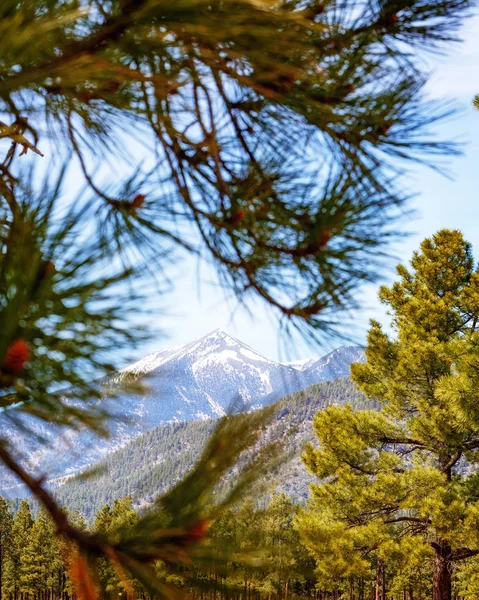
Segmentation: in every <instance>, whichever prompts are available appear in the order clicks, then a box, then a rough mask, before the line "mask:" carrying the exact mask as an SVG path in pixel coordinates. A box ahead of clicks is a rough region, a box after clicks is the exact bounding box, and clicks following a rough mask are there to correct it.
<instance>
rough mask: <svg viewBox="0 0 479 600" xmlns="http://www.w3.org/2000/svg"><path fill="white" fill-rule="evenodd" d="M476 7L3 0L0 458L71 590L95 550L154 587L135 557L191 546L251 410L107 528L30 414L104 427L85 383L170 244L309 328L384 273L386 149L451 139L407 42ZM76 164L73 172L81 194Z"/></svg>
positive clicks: (450, 31) (90, 584) (425, 42)
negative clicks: (27, 450) (166, 487)
mask: <svg viewBox="0 0 479 600" xmlns="http://www.w3.org/2000/svg"><path fill="white" fill-rule="evenodd" d="M470 4H471V2H470V1H469V0H434V1H432V0H377V1H376V0H375V1H373V2H364V3H363V2H358V1H357V0H354V1H353V0H343V1H341V2H335V1H333V0H284V1H280V2H276V1H274V2H273V1H272V0H255V1H251V0H178V1H177V2H167V1H164V0H110V1H108V2H101V1H98V0H4V1H2V2H1V3H0V56H1V57H2V58H1V61H0V113H1V119H2V120H1V122H0V151H2V152H3V155H2V158H1V159H0V391H1V395H0V419H1V421H2V424H1V431H2V433H1V435H2V437H1V439H0V461H1V462H2V463H3V465H4V466H5V467H6V468H8V469H10V470H11V471H12V472H13V473H14V474H15V475H16V476H17V477H18V478H19V479H20V480H21V481H22V482H23V483H24V484H25V485H26V486H27V487H28V488H29V489H30V491H31V492H32V493H33V494H35V495H36V496H37V498H38V499H39V500H40V502H41V503H42V505H43V507H44V508H45V509H46V510H47V512H48V514H49V516H50V518H52V519H53V521H54V522H55V528H56V531H57V532H58V533H60V534H62V535H63V536H64V537H65V538H67V539H69V540H70V542H71V543H72V544H73V546H72V548H71V552H72V556H75V557H76V558H75V560H73V562H72V564H71V572H72V573H73V574H75V576H74V579H75V580H76V582H77V583H78V585H79V586H81V589H82V594H83V595H84V596H85V597H89V598H90V597H93V596H94V590H95V582H94V578H90V575H89V574H91V572H92V568H91V567H92V565H94V564H95V562H96V560H97V559H98V557H99V556H103V557H105V556H107V557H108V559H109V560H110V561H111V563H112V564H113V565H114V566H115V568H116V570H117V574H118V573H123V575H121V576H122V577H125V579H126V580H128V578H129V577H130V576H131V575H134V576H135V578H136V579H140V580H142V581H143V582H144V584H145V585H146V584H147V583H148V582H150V583H149V585H151V586H153V587H152V589H154V592H155V593H156V594H160V595H161V594H163V595H165V594H167V593H168V594H169V593H170V591H169V590H167V589H166V588H165V587H164V586H163V584H161V583H160V582H158V580H157V579H156V583H151V582H152V581H153V579H154V573H153V570H152V567H151V563H152V562H153V561H154V560H158V559H160V558H162V557H163V558H164V556H165V553H166V554H168V557H169V560H171V561H173V560H182V559H185V557H186V555H187V552H186V551H185V550H184V543H185V539H188V540H191V539H192V535H191V532H192V529H191V528H193V531H198V527H199V523H201V522H202V520H203V519H204V518H205V517H204V516H202V510H204V511H205V512H206V513H208V510H209V509H211V507H212V505H214V504H215V503H214V502H213V501H212V489H213V488H214V486H215V484H216V483H217V482H218V480H219V479H220V478H221V476H222V475H223V474H224V473H225V472H226V471H227V470H228V469H229V468H231V466H232V465H233V464H234V461H235V456H236V455H237V454H239V453H241V452H242V451H243V450H245V448H246V447H247V446H248V445H250V444H253V443H254V442H255V441H256V440H257V436H258V435H259V433H258V429H256V430H255V428H259V429H261V426H262V423H263V421H262V419H263V417H264V416H262V417H261V419H258V418H254V417H248V418H246V417H245V418H244V419H237V420H235V421H234V423H232V424H229V423H227V422H222V424H221V426H220V428H219V430H218V431H217V433H216V435H215V436H214V437H213V439H212V441H211V443H210V445H209V446H208V447H207V449H206V450H205V454H204V455H203V457H202V459H201V461H200V463H199V466H198V468H197V469H196V470H195V471H193V473H192V474H190V476H189V477H188V478H187V479H186V480H185V482H183V484H179V485H178V487H177V488H175V490H174V491H173V492H170V494H169V495H167V496H165V497H164V498H162V499H161V500H159V501H158V503H157V504H156V505H155V510H156V512H155V511H153V512H152V513H151V514H149V515H147V516H144V517H142V518H141V519H139V520H138V522H136V523H134V524H131V526H130V527H123V528H120V529H119V530H118V531H117V530H116V529H115V531H114V532H113V531H112V530H111V529H109V530H108V531H107V532H103V531H102V532H87V533H86V532H84V531H82V530H81V528H78V527H77V526H76V525H75V524H73V523H72V522H71V521H70V520H69V519H68V518H67V516H66V514H65V513H64V512H63V511H62V510H61V508H60V507H59V506H58V504H57V503H56V502H55V500H54V498H53V497H52V495H51V494H50V493H49V492H48V491H47V490H46V489H45V486H44V478H43V477H34V476H32V474H31V473H30V472H29V471H28V469H27V468H26V466H25V464H24V463H23V462H22V460H21V454H20V453H19V450H20V448H18V441H19V440H20V446H21V445H22V443H21V440H22V436H27V435H29V434H32V429H33V430H35V431H38V430H39V429H40V430H41V426H40V427H39V426H38V424H39V422H40V423H41V422H47V423H53V424H55V425H57V426H58V427H59V428H60V429H62V428H63V429H65V428H71V427H77V428H79V427H85V426H86V427H90V428H92V429H94V430H95V431H97V432H98V433H106V428H105V417H106V416H107V414H106V411H105V409H104V406H103V405H102V403H101V402H94V401H93V400H96V399H98V398H99V397H100V396H101V395H102V393H104V392H103V391H102V390H101V389H99V386H98V384H92V383H91V382H92V381H97V378H98V377H99V376H100V375H104V374H105V373H108V372H110V371H111V370H112V368H113V365H112V354H111V350H112V349H113V350H114V351H116V350H117V349H118V348H119V347H121V346H123V347H124V346H125V345H126V344H130V343H133V342H134V341H138V340H139V339H141V335H142V333H141V331H139V329H138V327H137V325H135V324H134V322H136V323H137V320H136V321H135V320H134V319H133V320H132V319H131V317H132V316H135V314H136V313H137V312H138V307H139V306H140V305H143V304H144V302H143V299H142V295H141V292H140V291H139V290H140V289H141V288H142V287H143V286H142V283H143V279H142V278H143V277H144V276H146V272H147V271H148V272H151V271H153V272H154V273H155V274H156V275H157V276H158V277H159V278H160V279H161V277H162V275H163V269H164V267H165V265H166V263H167V261H168V259H169V258H170V257H172V256H174V253H173V252H172V250H174V249H180V248H181V249H184V250H188V251H191V252H195V253H200V254H204V255H205V256H206V257H208V258H210V259H211V260H212V261H213V263H214V264H215V266H216V267H217V269H218V271H219V274H220V276H221V281H222V283H223V284H224V285H225V286H226V287H229V288H231V289H232V290H233V292H234V293H235V294H236V296H237V297H238V298H239V299H243V297H244V295H245V294H254V295H256V296H258V297H260V298H262V299H263V300H264V301H266V302H267V303H268V304H269V305H270V306H272V307H274V308H275V309H276V310H277V311H279V313H280V314H281V315H282V316H283V317H284V318H285V319H287V320H288V322H290V323H292V324H293V325H297V326H299V327H303V328H304V330H305V331H307V332H309V333H313V334H314V333H315V332H319V331H321V332H322V331H327V330H328V328H331V327H333V326H334V325H335V319H336V317H335V314H336V311H338V310H341V309H347V308H350V307H351V306H353V305H354V298H355V295H354V292H355V290H356V288H357V287H358V284H359V283H360V282H361V281H364V280H372V279H374V278H375V277H376V275H377V267H378V262H377V257H378V256H380V252H378V249H380V248H381V246H382V244H383V243H384V242H385V241H386V240H387V239H388V236H389V235H390V232H391V231H392V228H391V227H390V226H391V225H392V223H393V218H394V216H395V215H396V214H397V213H398V211H399V210H400V209H401V207H402V204H403V201H404V199H405V198H404V195H403V193H402V192H401V191H400V187H399V185H395V184H394V183H392V182H393V181H395V182H398V181H399V180H398V177H397V175H398V174H399V173H400V172H402V169H403V167H401V166H398V165H401V164H402V163H401V160H402V159H411V158H414V157H416V158H419V157H422V158H425V157H426V156H427V153H428V152H429V153H433V154H434V153H444V152H445V153H447V152H449V151H452V148H451V147H450V146H448V145H447V144H444V143H441V142H440V141H439V142H438V141H435V140H434V139H432V138H430V137H429V136H428V134H427V126H428V125H430V124H431V123H432V122H434V121H435V119H436V118H438V116H439V115H440V113H441V111H438V110H436V108H437V107H429V108H428V110H424V109H425V108H426V107H425V106H424V103H423V101H422V96H421V89H422V86H423V84H424V82H425V79H426V76H425V74H424V73H422V72H421V70H420V69H419V68H418V65H417V64H415V61H414V60H412V58H411V56H412V54H411V51H412V49H413V48H414V46H415V45H418V44H420V46H421V48H422V49H427V48H428V47H429V48H434V47H437V46H438V45H441V44H442V43H443V42H445V41H448V40H450V39H452V37H453V36H454V32H455V30H456V29H457V27H458V25H459V24H460V19H461V16H463V15H464V14H465V12H466V10H467V9H468V7H469V6H470ZM115 168H116V171H115ZM72 170H75V173H76V174H78V173H80V178H82V181H83V183H84V184H85V186H84V187H82V186H81V185H80V186H79V187H78V189H77V190H75V193H74V194H71V193H67V190H66V189H65V184H66V182H71V181H72V178H71V177H70V178H68V173H71V172H72ZM398 171H399V173H398ZM118 173H120V176H119V175H118ZM66 389H68V391H65V390H66ZM32 424H33V425H32ZM13 429H14V431H15V436H13V437H11V436H9V433H11V431H13ZM230 438H234V439H235V442H231V439H230ZM14 441H16V442H17V445H16V446H15V444H14V443H13V442H14ZM265 454H268V453H267V452H266V453H265ZM269 458H270V456H260V457H258V460H257V461H256V463H257V464H256V466H257V467H258V468H260V467H262V466H264V464H268V460H267V459H269ZM262 460H263V461H264V464H263V465H262V464H261V461H262ZM252 479H253V474H252V473H250V474H249V475H244V476H242V477H241V478H239V482H238V486H237V487H235V489H234V493H232V494H231V496H229V497H228V498H227V499H224V502H223V504H225V503H226V505H227V504H228V502H230V501H231V502H232V501H233V499H234V498H236V497H237V493H238V494H239V492H240V491H241V490H244V489H245V487H246V486H247V485H249V484H250V483H251V481H252ZM160 509H161V510H160ZM207 509H208V510H207ZM25 511H26V509H24V512H25ZM160 512H161V514H162V516H161V519H160V517H159V516H158V515H159V513H160ZM165 514H166V515H167V516H166V517H165ZM165 519H166V521H165ZM27 522H28V519H27V518H26V515H25V520H24V524H23V526H25V527H26V526H27ZM160 522H161V523H163V525H164V524H165V523H166V525H165V529H162V528H160V527H159V523H160ZM163 525H162V527H163ZM35 527H37V525H35ZM42 528H43V529H42ZM170 528H173V529H174V530H175V534H174V535H173V534H172V537H171V536H170V533H165V531H166V532H168V531H169V530H170ZM194 528H196V529H194ZM46 530H47V524H46V522H45V523H43V525H38V527H37V529H36V530H35V535H37V536H38V539H37V541H36V542H35V543H37V544H40V543H41V539H42V536H44V535H46ZM17 537H18V536H17ZM193 537H194V536H193ZM192 545H193V544H192ZM173 547H174V548H175V549H176V551H175V552H172V548H173ZM32 548H33V546H32ZM32 551H33V550H32ZM173 556H174V558H172V557H173ZM12 565H13V566H12V569H13V568H15V569H17V568H18V569H20V570H21V566H19V565H17V564H16V563H15V561H13V562H12ZM35 569H36V570H35ZM35 569H33V570H35V572H36V573H37V575H35V576H38V577H41V576H43V575H41V574H40V570H41V569H40V566H38V569H37V568H36V567H35ZM12 572H13V571H12ZM32 572H33V571H32ZM15 573H16V574H15V577H17V575H18V573H17V572H16V571H15ZM26 585H27V584H26ZM28 585H30V584H28ZM31 585H33V583H32V584H31Z"/></svg>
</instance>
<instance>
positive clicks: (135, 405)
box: [0, 330, 364, 493]
mask: <svg viewBox="0 0 479 600" xmlns="http://www.w3.org/2000/svg"><path fill="white" fill-rule="evenodd" d="M363 357H364V352H363V349H362V348H360V347H354V346H344V347H341V348H339V349H336V350H334V351H333V352H331V353H329V354H327V355H326V356H325V357H321V358H318V359H317V360H316V361H314V362H313V363H312V364H311V365H309V366H308V367H307V368H305V369H302V370H301V368H300V367H299V366H296V367H293V366H291V365H288V364H282V363H279V362H276V361H271V360H269V359H267V358H265V357H264V356H262V355H261V354H259V353H258V352H256V351H255V350H254V349H252V348H250V347H249V346H247V345H246V344H244V343H243V342H241V341H240V340H238V339H237V338H235V337H233V336H231V335H230V334H228V333H227V332H225V331H223V330H215V331H213V332H211V333H209V334H207V335H206V336H203V337H201V338H199V339H197V340H193V341H192V342H190V343H188V344H185V345H183V346H177V347H175V348H167V349H165V350H161V351H159V352H154V353H151V354H149V355H148V356H146V357H144V358H143V359H140V360H139V361H136V362H135V363H133V364H132V365H129V366H128V367H126V368H124V369H122V370H121V371H119V373H118V374H117V375H115V376H114V377H113V378H111V379H110V380H109V383H108V385H113V386H115V385H117V384H120V383H121V382H122V381H123V380H127V379H132V378H133V379H138V380H141V381H143V382H144V383H145V386H146V388H147V389H146V392H145V393H144V394H128V393H121V394H119V395H118V397H117V398H115V399H111V398H105V399H104V400H102V402H103V403H104V406H105V407H106V408H108V409H109V410H110V412H111V413H112V415H113V418H112V420H111V422H110V438H109V439H106V440H105V439H99V438H98V437H96V436H95V435H94V434H92V433H91V432H89V431H87V430H84V431H81V432H79V433H77V432H71V431H69V432H64V431H61V430H59V429H57V428H53V427H48V426H45V425H41V424H39V425H38V427H41V433H42V435H43V437H44V438H45V440H46V445H44V446H39V445H38V444H36V445H35V443H31V444H30V445H28V444H23V448H22V450H23V452H24V454H25V458H26V461H25V462H26V463H27V464H28V466H29V468H33V471H34V472H35V474H38V475H43V474H45V473H47V474H48V477H49V478H51V479H57V478H61V477H65V476H71V475H74V474H76V473H78V472H80V471H83V470H85V469H86V468H88V467H89V466H91V465H92V464H94V463H96V462H97V461H98V460H100V459H101V458H102V457H103V456H105V455H106V454H108V453H110V452H113V451H115V450H116V449H118V448H121V447H123V446H125V445H126V444H128V443H129V442H130V441H131V440H133V439H135V438H136V437H138V436H139V435H141V434H142V433H145V432H146V431H149V430H151V429H153V428H154V427H157V426H159V425H161V424H164V423H168V422H182V421H196V420H205V419H210V418H215V417H218V416H222V415H224V414H226V413H228V412H231V411H233V412H237V411H240V410H254V409H258V408H261V407H263V406H267V405H268V404H271V403H273V402H276V401H277V400H279V399H280V398H281V397H283V396H285V395H287V394H291V393H294V392H295V391H298V390H301V389H304V388H306V387H308V386H309V385H312V384H316V383H320V382H321V381H326V380H331V379H336V378H338V377H342V376H345V375H348V374H349V365H350V364H351V362H354V361H355V360H363ZM0 423H1V414H0ZM11 435H12V436H13V437H16V439H14V441H18V440H22V443H23V438H22V437H21V435H20V433H18V432H13V433H12V434H11ZM0 476H1V482H2V490H0V492H1V491H3V492H5V490H6V489H7V490H8V488H12V490H11V491H12V493H13V492H14V489H15V488H16V487H17V482H16V481H15V479H14V478H13V476H11V475H10V474H8V473H7V472H6V471H4V470H0Z"/></svg>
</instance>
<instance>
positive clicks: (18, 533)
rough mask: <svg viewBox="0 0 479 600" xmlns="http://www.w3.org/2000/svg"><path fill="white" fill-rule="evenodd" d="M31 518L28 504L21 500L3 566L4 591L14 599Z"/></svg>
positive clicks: (19, 589)
mask: <svg viewBox="0 0 479 600" xmlns="http://www.w3.org/2000/svg"><path fill="white" fill-rule="evenodd" d="M32 526H33V517H32V513H31V510H30V505H29V504H28V502H26V501H25V500H23V501H22V502H21V504H20V507H19V509H18V511H17V514H16V515H15V519H14V520H13V525H12V529H11V536H10V540H11V541H10V552H9V554H8V557H7V562H6V565H5V591H6V592H8V593H10V594H13V596H14V598H15V599H16V598H17V596H18V593H19V592H20V591H21V577H22V569H23V562H24V559H25V554H24V552H25V548H26V547H27V546H28V544H29V542H30V536H31V530H32Z"/></svg>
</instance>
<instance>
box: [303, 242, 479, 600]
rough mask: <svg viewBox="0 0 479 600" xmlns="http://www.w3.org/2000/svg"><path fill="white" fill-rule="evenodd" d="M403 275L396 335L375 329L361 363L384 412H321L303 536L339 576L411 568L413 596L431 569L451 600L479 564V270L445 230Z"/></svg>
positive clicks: (362, 380)
mask: <svg viewBox="0 0 479 600" xmlns="http://www.w3.org/2000/svg"><path fill="white" fill-rule="evenodd" d="M397 272H398V276H399V280H398V281H397V282H396V283H394V284H393V285H392V286H391V287H390V288H387V287H383V288H382V289H381V291H380V298H381V300H382V301H383V302H384V303H385V305H386V306H387V307H388V310H389V314H390V315H391V319H392V328H393V331H394V334H395V335H394V336H391V335H388V334H387V333H385V332H384V331H383V329H382V328H381V326H380V324H379V323H377V322H374V321H373V322H372V324H371V329H370V331H369V336H368V345H367V349H366V356H367V362H366V363H364V364H361V363H356V364H354V365H353V366H352V377H353V380H354V382H355V383H356V384H357V385H358V387H359V389H360V390H361V391H362V392H364V394H365V395H366V396H367V397H370V398H375V399H377V400H378V401H379V402H380V404H381V410H380V411H379V412H377V411H371V410H359V411H354V410H353V409H352V408H351V407H346V408H341V407H330V408H328V409H326V410H325V411H323V412H322V413H318V415H317V417H316V419H315V423H314V426H315V430H316V433H317V435H318V438H319V441H320V443H321V447H320V448H316V447H314V446H313V445H309V446H308V447H307V449H306V452H305V455H304V461H305V463H306V465H307V467H308V468H309V469H310V471H311V472H312V473H314V474H315V475H317V476H318V477H319V479H320V480H321V481H320V482H318V483H316V484H314V485H313V487H312V500H311V506H310V508H309V509H308V510H307V511H305V512H304V514H303V515H302V516H301V518H300V527H301V529H302V531H303V534H304V539H305V541H306V543H307V544H308V546H309V547H310V548H311V551H312V552H313V554H314V555H315V556H316V558H317V560H318V562H319V565H320V569H321V571H323V572H325V573H329V576H332V577H337V578H338V579H340V578H345V577H358V576H360V575H361V573H363V572H364V571H365V570H367V569H368V566H369V564H370V562H371V561H372V562H375V563H376V565H377V567H378V569H379V570H380V569H381V565H382V564H383V563H384V561H386V563H387V562H388V560H389V561H391V562H394V561H396V562H397V561H398V560H399V561H400V562H401V561H402V564H403V569H402V577H403V581H402V584H403V585H405V587H406V589H407V587H414V586H415V583H414V578H415V577H417V569H418V567H420V566H421V565H423V566H425V565H427V564H428V563H429V564H431V571H432V597H433V600H450V598H451V583H452V579H453V575H454V573H455V571H456V570H457V569H458V568H459V567H460V566H461V564H462V561H465V560H466V559H470V558H471V557H475V556H477V555H479V537H478V531H479V530H478V527H477V522H478V521H477V519H478V515H479V503H478V494H477V491H478V488H477V483H478V477H477V466H478V449H479V420H478V419H479V414H478V410H477V407H478V405H479V404H478V397H477V390H478V389H479V388H478V372H479V371H478V364H479V363H478V361H479V345H478V344H479V337H478V336H479V333H478V329H477V326H478V322H479V270H478V268H477V267H476V266H475V265H474V261H473V258H472V249H471V245H470V244H469V243H468V242H466V241H465V240H464V239H463V237H462V234H461V233H460V232H459V231H451V230H441V231H439V232H438V233H437V234H435V235H434V236H433V237H431V238H428V239H426V240H424V242H422V244H421V247H420V250H419V251H418V252H416V253H415V254H414V256H413V259H412V261H411V269H410V270H408V269H407V268H406V267H404V266H402V265H401V266H399V267H398V269H397ZM321 542H323V544H324V546H322V545H321ZM329 544H331V546H329ZM326 547H329V548H333V549H334V551H333V555H331V554H330V553H328V552H327V551H326V549H325V548H326ZM475 564H477V563H476V562H475V561H474V562H470V563H469V566H465V567H464V569H465V570H461V571H460V573H462V574H463V575H462V576H463V579H462V586H463V587H462V589H464V588H466V589H467V585H466V577H467V575H464V573H466V574H467V573H471V568H472V566H471V565H475ZM408 565H409V566H408ZM469 584H470V585H471V587H470V588H469V593H470V594H474V585H475V584H474V582H473V581H470V582H469Z"/></svg>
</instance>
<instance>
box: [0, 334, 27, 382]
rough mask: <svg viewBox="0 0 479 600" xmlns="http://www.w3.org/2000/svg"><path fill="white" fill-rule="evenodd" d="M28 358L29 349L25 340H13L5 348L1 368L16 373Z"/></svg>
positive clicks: (22, 367)
mask: <svg viewBox="0 0 479 600" xmlns="http://www.w3.org/2000/svg"><path fill="white" fill-rule="evenodd" d="M29 358H30V349H29V348H28V344H27V342H26V341H25V340H24V339H22V338H19V339H17V340H14V341H13V342H12V343H11V344H10V346H9V348H8V350H7V354H6V355H5V359H4V361H3V365H2V369H3V371H5V372H6V373H12V374H14V375H18V373H21V372H22V371H23V369H24V368H25V363H27V362H28V359H29Z"/></svg>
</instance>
